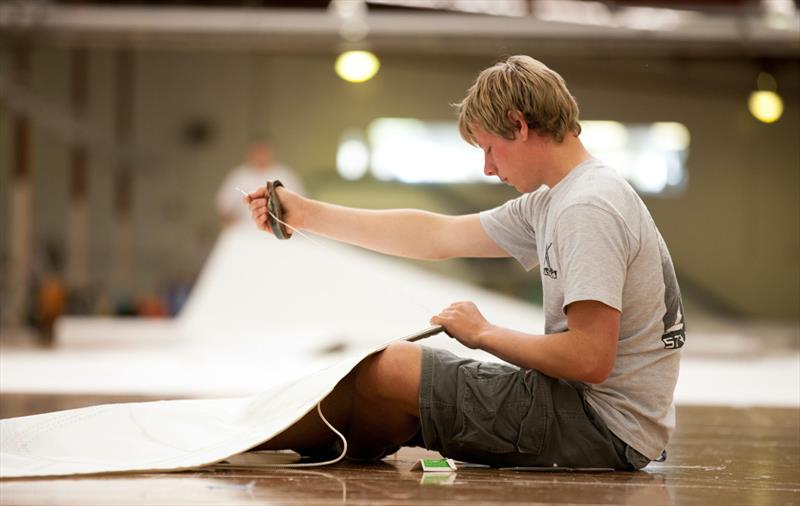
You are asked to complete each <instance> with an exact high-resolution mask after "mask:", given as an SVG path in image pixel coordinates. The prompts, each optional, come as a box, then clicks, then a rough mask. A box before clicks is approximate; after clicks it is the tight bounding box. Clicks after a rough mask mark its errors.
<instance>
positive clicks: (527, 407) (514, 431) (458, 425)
mask: <svg viewBox="0 0 800 506" xmlns="http://www.w3.org/2000/svg"><path fill="white" fill-rule="evenodd" d="M529 373H530V371H521V370H519V369H516V368H512V367H509V366H504V365H500V364H486V363H483V364H469V365H466V366H463V367H460V368H459V373H458V374H459V381H458V390H459V391H458V405H457V414H456V418H455V427H454V432H455V433H454V435H453V439H452V442H453V443H454V444H456V445H458V446H459V447H461V448H464V449H473V450H478V451H482V452H487V453H493V454H506V453H517V452H523V453H534V454H537V453H538V452H540V451H541V448H542V444H543V441H544V425H543V420H539V419H537V415H538V414H540V413H537V411H539V410H538V409H536V408H535V407H534V406H535V404H536V403H535V402H534V395H535V390H534V389H535V387H536V377H535V373H533V375H531V374H529Z"/></svg>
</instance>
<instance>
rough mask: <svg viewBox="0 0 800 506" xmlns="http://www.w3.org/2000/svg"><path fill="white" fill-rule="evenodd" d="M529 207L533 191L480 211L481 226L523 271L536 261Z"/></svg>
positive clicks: (531, 207)
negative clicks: (514, 259) (515, 260)
mask: <svg viewBox="0 0 800 506" xmlns="http://www.w3.org/2000/svg"><path fill="white" fill-rule="evenodd" d="M533 206H534V198H533V194H531V193H528V194H525V195H522V196H521V197H518V198H516V199H514V200H509V201H508V202H506V203H505V204H503V205H502V206H500V207H496V208H494V209H490V210H488V211H483V212H482V213H481V214H480V219H481V225H483V229H484V230H486V233H487V234H489V237H491V238H492V240H493V241H494V242H496V243H497V244H498V245H499V246H500V247H501V248H503V249H504V250H506V252H507V253H508V254H509V255H511V256H512V257H514V258H516V259H517V261H518V262H519V263H520V264H522V267H524V268H525V270H527V271H529V270H531V269H533V268H534V267H536V266H537V265H538V264H539V256H538V254H537V252H536V232H535V230H534V227H533V217H534V208H533Z"/></svg>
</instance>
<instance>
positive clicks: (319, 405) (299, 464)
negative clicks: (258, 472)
mask: <svg viewBox="0 0 800 506" xmlns="http://www.w3.org/2000/svg"><path fill="white" fill-rule="evenodd" d="M317 413H319V417H320V418H321V419H322V422H323V423H324V424H325V425H327V426H328V428H329V429H330V430H332V431H333V432H334V433H335V434H336V435H337V436H339V438H340V439H341V440H342V446H343V448H342V453H341V454H340V455H339V456H338V457H336V458H335V459H333V460H326V461H324V462H295V463H291V464H269V463H264V464H255V465H243V466H242V465H235V464H230V463H228V462H222V463H220V464H217V467H219V468H221V469H225V468H241V467H247V468H250V467H252V468H260V467H318V466H327V465H330V464H335V463H337V462H339V461H340V460H342V459H343V458H344V457H345V455H347V438H346V437H344V434H342V433H341V432H339V431H338V430H336V427H334V426H333V424H331V423H330V422H329V421H328V419H327V418H325V415H323V414H322V401H320V402H318V403H317ZM253 453H254V454H259V453H260V454H268V453H272V452H270V451H259V452H253Z"/></svg>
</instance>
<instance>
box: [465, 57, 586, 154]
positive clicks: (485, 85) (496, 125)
mask: <svg viewBox="0 0 800 506" xmlns="http://www.w3.org/2000/svg"><path fill="white" fill-rule="evenodd" d="M455 107H456V109H457V111H458V128H459V130H460V131H461V136H462V137H463V138H464V140H466V141H467V142H469V143H470V144H477V143H476V141H475V134H474V133H473V132H472V126H473V125H477V126H479V127H481V128H482V129H483V130H486V131H487V132H490V133H493V134H495V135H499V136H501V137H503V138H506V139H513V138H514V133H515V131H516V130H517V124H516V123H515V122H513V121H511V120H510V119H508V113H509V111H520V112H521V113H522V115H523V116H524V117H525V122H526V123H527V124H528V128H531V129H533V130H535V131H536V132H537V133H539V134H541V135H549V136H551V137H552V138H553V139H555V140H556V141H557V142H562V141H563V140H564V136H565V135H566V134H567V133H568V132H569V133H572V134H574V135H576V136H577V135H579V134H580V133H581V126H580V124H579V123H578V112H579V111H578V103H577V102H576V101H575V98H574V97H573V96H572V95H571V94H570V92H569V90H568V89H567V85H566V83H565V82H564V79H563V78H562V77H561V76H560V75H558V74H557V73H556V72H554V71H552V70H550V69H549V68H548V67H547V66H546V65H545V64H544V63H542V62H540V61H538V60H535V59H533V58H531V57H530V56H525V55H518V56H511V57H509V58H507V59H506V60H504V61H501V62H498V63H496V64H495V65H494V66H492V67H489V68H487V69H485V70H484V71H483V72H481V73H480V75H479V76H478V78H477V79H476V80H475V83H474V84H473V85H472V86H471V87H470V88H469V91H467V96H466V97H464V100H462V101H461V102H460V103H458V104H455Z"/></svg>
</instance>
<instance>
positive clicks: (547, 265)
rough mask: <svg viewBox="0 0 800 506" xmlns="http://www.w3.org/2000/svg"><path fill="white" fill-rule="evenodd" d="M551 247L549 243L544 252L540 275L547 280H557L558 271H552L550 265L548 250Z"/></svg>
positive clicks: (551, 244)
mask: <svg viewBox="0 0 800 506" xmlns="http://www.w3.org/2000/svg"><path fill="white" fill-rule="evenodd" d="M552 247H553V243H552V242H551V243H550V244H548V245H547V248H545V250H544V269H542V273H543V274H544V275H545V276H547V277H548V278H553V279H558V271H557V270H555V269H553V266H552V265H551V264H550V248H552Z"/></svg>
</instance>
